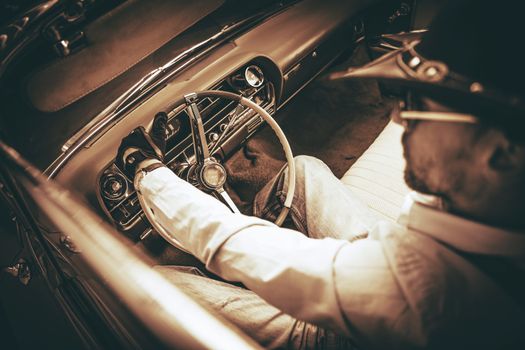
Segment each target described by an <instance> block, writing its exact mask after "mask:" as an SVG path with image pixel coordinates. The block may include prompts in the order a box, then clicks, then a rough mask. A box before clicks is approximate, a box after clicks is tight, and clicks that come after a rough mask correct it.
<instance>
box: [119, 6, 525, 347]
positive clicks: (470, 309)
mask: <svg viewBox="0 0 525 350" xmlns="http://www.w3.org/2000/svg"><path fill="white" fill-rule="evenodd" d="M519 14H520V11H518V5H517V4H515V3H512V2H510V1H504V2H503V3H499V4H498V5H497V6H495V4H494V3H492V2H489V1H473V0H471V1H461V2H454V3H453V4H451V5H450V6H449V7H448V8H447V10H446V11H444V12H442V13H441V14H440V15H438V16H437V17H436V19H435V21H434V22H433V24H432V26H431V27H430V30H429V32H428V34H427V35H425V36H424V38H423V39H422V41H421V42H420V43H414V42H412V43H407V44H406V46H405V47H404V48H402V49H401V50H399V51H395V52H393V53H391V54H388V55H386V56H384V57H382V58H380V59H378V60H377V61H374V62H371V63H370V64H368V65H366V66H365V67H362V68H360V69H356V70H350V71H347V72H341V73H335V74H333V75H332V78H334V79H346V78H379V79H382V80H387V81H390V82H392V83H395V84H398V85H399V86H402V87H406V88H407V90H408V93H407V94H406V95H407V96H406V99H404V100H403V103H402V105H401V107H402V108H401V111H400V113H399V117H400V118H401V120H403V123H404V126H405V132H404V134H403V139H402V142H403V148H404V157H405V159H406V169H405V180H406V182H407V184H408V185H409V186H410V187H411V188H412V189H413V190H415V191H418V192H419V193H420V194H411V195H410V196H409V197H408V198H407V200H406V203H405V205H404V208H403V210H402V214H401V216H400V218H399V219H398V222H397V223H389V222H385V221H382V220H380V219H379V218H377V217H376V216H375V215H374V214H373V213H372V212H371V211H370V210H369V208H368V207H367V206H366V205H365V204H363V203H362V202H360V201H359V200H358V199H357V197H356V196H355V195H354V194H353V193H352V192H351V191H350V190H349V189H348V188H347V187H346V186H345V185H344V184H343V183H342V182H341V181H340V180H339V179H337V178H336V177H335V176H334V175H333V174H332V172H331V171H330V169H329V168H328V167H327V166H326V165H325V164H324V163H322V162H321V161H320V160H317V159H315V158H312V157H306V156H300V157H297V158H296V160H295V164H296V171H297V179H296V195H295V197H294V202H293V205H292V208H291V211H290V217H291V219H292V221H293V223H294V224H295V227H296V228H297V230H292V229H286V228H280V227H278V226H276V225H274V224H273V223H271V222H269V221H266V220H263V219H260V218H257V217H253V216H246V215H242V214H235V213H232V212H231V211H230V210H229V209H228V207H226V206H225V205H224V204H222V203H221V202H219V201H217V200H216V199H214V198H212V197H211V196H209V195H207V194H205V193H203V192H200V191H199V190H197V189H196V188H194V187H193V186H192V185H190V184H189V183H187V182H185V181H183V180H181V179H180V178H179V177H177V175H175V174H174V173H173V172H172V171H171V170H169V169H168V168H166V167H164V166H163V164H162V162H161V160H162V157H158V156H157V155H158V154H159V152H155V151H154V150H155V149H157V150H160V151H162V150H163V148H164V147H165V145H164V141H163V140H164V137H163V135H164V129H163V128H165V125H166V115H165V114H164V113H159V114H158V115H157V116H156V117H155V120H154V123H153V129H152V132H151V134H150V135H148V134H146V133H145V131H144V130H143V129H141V130H140V131H136V132H134V133H132V134H131V135H130V136H128V137H126V138H125V139H124V140H123V141H122V144H121V147H120V149H119V153H118V156H117V162H121V164H122V167H124V168H125V169H126V171H127V172H128V173H131V174H135V173H140V174H141V176H143V177H142V179H141V180H140V181H139V183H138V186H137V187H138V188H137V190H138V191H140V192H141V194H142V196H143V197H144V198H145V200H146V201H147V203H148V205H149V206H150V207H151V208H152V210H153V212H154V213H155V217H156V218H157V220H158V223H159V224H160V225H161V226H162V227H164V228H165V229H166V230H167V231H168V232H170V233H171V234H172V235H174V236H175V237H176V238H177V240H178V241H179V242H180V243H181V244H182V245H183V246H184V247H185V249H187V250H188V251H189V252H191V253H192V254H193V255H195V256H196V257H197V258H198V259H199V260H201V261H202V262H203V263H204V264H205V265H206V268H207V269H208V270H209V271H211V272H213V273H215V274H217V275H219V276H221V277H222V278H223V279H225V280H227V281H232V282H241V283H242V284H244V285H245V286H246V287H247V288H248V289H249V290H246V289H244V288H240V287H237V286H233V285H230V284H227V283H223V282H220V281H215V280H210V279H208V278H205V277H202V276H197V275H190V274H187V273H181V272H178V271H177V270H176V269H174V268H170V267H162V268H159V271H161V272H163V273H164V274H166V275H167V276H168V277H169V278H170V279H171V280H172V281H173V282H174V283H176V284H179V285H181V286H183V287H184V288H186V289H187V290H188V291H189V292H190V293H191V294H194V295H196V296H197V298H198V299H199V300H201V301H202V302H203V303H205V304H207V305H208V306H210V307H211V308H213V309H215V310H217V311H218V312H219V313H220V314H221V315H223V316H224V317H225V318H227V319H229V320H230V321H232V322H233V323H235V324H237V326H239V327H240V328H241V329H243V330H244V331H245V332H247V333H248V334H249V335H251V336H253V337H254V338H256V339H257V340H259V341H260V342H261V343H262V344H263V345H264V346H266V347H270V348H276V347H294V348H323V347H326V348H348V347H352V346H356V347H358V348H363V349H366V348H374V349H383V348H400V349H407V348H439V349H441V348H462V349H464V348H476V349H481V348H483V349H484V348H498V349H499V348H523V346H525V332H524V331H525V326H524V322H523V319H524V316H525V313H524V311H525V310H524V307H525V303H524V301H525V287H524V284H525V283H524V281H525V271H524V266H525V265H524V263H525V235H524V233H525V232H524V231H525V215H524V214H525V210H524V209H525V206H524V204H523V198H525V135H524V134H525V133H524V131H525V128H524V124H525V123H524V120H525V119H524V113H525V104H524V101H525V100H524V98H525V93H524V90H523V81H525V69H523V64H522V63H521V60H522V58H523V56H522V54H521V53H519V52H518V51H517V50H516V51H515V52H509V51H512V48H513V47H514V45H516V44H517V43H518V42H519V39H520V34H521V33H520V32H519V31H517V30H516V28H515V27H516V25H517V23H519V22H517V21H514V20H513V19H516V20H517V16H518V15H519ZM503 19H505V20H503ZM159 158H160V159H159ZM286 178H287V171H286V169H283V171H281V173H280V174H278V175H277V177H276V178H275V179H274V180H273V181H272V182H271V183H269V184H268V185H266V186H265V188H264V189H263V190H262V191H261V192H260V193H259V194H258V195H257V196H256V198H255V203H254V207H255V210H256V211H257V213H259V214H261V215H264V216H269V215H268V214H271V213H272V212H277V213H278V210H279V204H280V203H282V197H283V194H284V193H286V190H287V188H286ZM421 194H424V195H421ZM270 216H271V215H270ZM299 231H302V232H299ZM363 237H366V238H363ZM217 341H218V342H220V340H219V339H218V340H217Z"/></svg>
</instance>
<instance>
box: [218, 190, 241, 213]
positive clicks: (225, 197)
mask: <svg viewBox="0 0 525 350" xmlns="http://www.w3.org/2000/svg"><path fill="white" fill-rule="evenodd" d="M214 192H215V193H216V194H218V195H219V196H221V197H222V199H223V200H224V202H225V203H226V205H227V206H228V207H229V208H230V210H231V211H232V212H233V213H235V214H240V213H241V212H240V210H239V208H237V206H236V205H235V203H234V202H233V200H232V199H231V197H230V195H229V194H228V192H226V191H225V190H224V187H219V188H218V189H216V190H215V191H214Z"/></svg>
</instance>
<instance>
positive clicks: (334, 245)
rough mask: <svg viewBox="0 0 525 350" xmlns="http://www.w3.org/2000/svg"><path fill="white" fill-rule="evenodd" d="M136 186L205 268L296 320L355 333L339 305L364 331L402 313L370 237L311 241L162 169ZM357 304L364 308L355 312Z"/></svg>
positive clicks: (397, 295) (385, 266)
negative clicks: (234, 209)
mask: <svg viewBox="0 0 525 350" xmlns="http://www.w3.org/2000/svg"><path fill="white" fill-rule="evenodd" d="M140 190H141V192H142V193H143V195H144V197H145V199H146V201H147V203H148V204H149V205H150V207H151V208H152V209H153V211H154V213H155V215H156V217H157V218H158V220H159V223H160V224H161V225H162V226H163V227H164V228H166V229H167V231H168V232H172V233H173V234H174V235H175V236H176V238H177V239H178V240H179V241H180V242H181V243H182V244H183V245H184V246H185V248H187V249H188V250H189V251H190V252H192V253H193V254H194V255H195V256H196V257H197V258H199V259H200V260H201V261H203V262H204V263H205V264H206V267H207V268H208V269H209V270H210V271H212V272H215V273H217V274H218V275H220V276H221V277H223V278H225V279H227V280H231V281H240V282H242V283H244V284H245V285H246V286H247V287H248V288H250V289H251V290H252V291H254V292H255V293H257V294H258V295H260V296H261V297H262V298H264V299H265V300H267V301H268V302H269V303H270V304H273V305H274V306H276V307H278V308H280V309H281V310H283V311H284V312H286V313H289V314H291V315H293V316H295V317H297V318H298V319H301V320H305V321H309V322H312V323H315V324H317V325H321V326H324V327H328V328H331V329H334V330H338V331H339V332H340V333H342V334H346V335H351V334H352V335H355V333H354V330H355V329H352V330H351V329H350V328H349V325H348V323H347V321H346V320H345V318H349V317H352V315H351V314H349V313H347V312H345V308H351V309H352V313H354V311H356V310H357V312H356V314H357V315H359V317H360V319H359V324H355V325H354V326H356V327H357V328H361V323H362V324H363V325H364V327H365V328H367V329H359V331H365V332H367V331H368V330H370V329H371V328H374V327H380V328H384V327H387V328H388V326H389V324H390V323H392V322H396V319H397V318H398V316H399V315H401V313H403V312H406V307H407V306H406V303H405V301H404V298H403V297H402V296H401V293H400V291H399V289H398V287H397V285H396V283H395V281H394V278H393V276H392V273H391V271H390V269H389V268H388V264H387V262H386V259H385V258H384V255H383V254H382V249H381V247H380V243H379V242H377V241H369V243H363V244H358V245H359V246H360V247H357V245H356V244H355V243H353V244H350V243H348V242H347V241H343V240H335V239H330V238H326V239H311V238H308V237H306V236H304V235H303V234H301V233H299V232H296V231H293V230H288V229H283V228H280V227H278V226H276V225H274V224H273V223H270V222H268V221H264V220H261V219H258V218H255V217H249V216H245V215H240V214H233V213H231V211H230V210H229V209H228V208H227V207H226V206H225V205H223V204H222V203H220V202H219V201H217V200H216V199H214V198H212V197H211V196H209V195H207V194H205V193H202V192H201V191H199V190H197V189H195V188H194V187H193V186H191V185H190V184H188V183H187V182H185V181H183V180H181V179H180V178H178V177H177V176H176V175H175V174H173V173H172V172H171V171H170V170H168V169H166V168H161V169H157V170H155V171H153V172H151V173H150V174H147V175H146V176H145V177H144V179H143V180H142V182H141V184H140ZM348 255H350V256H348ZM369 258H370V259H369ZM372 259H375V261H374V260H372ZM348 263H350V266H347V265H348ZM352 265H353V266H352ZM365 265H367V266H365ZM371 281H375V285H374V284H372V285H371V284H370V282H371ZM376 288H377V289H376ZM352 291H355V292H356V293H357V294H356V295H354V296H353V297H354V298H356V299H355V300H360V305H357V304H356V305H354V304H353V303H350V305H349V303H348V302H349V300H350V299H349V298H348V297H349V296H348V295H347V294H348V292H352ZM374 293H377V298H374V295H372V294H374ZM365 298H366V300H365ZM385 303H388V305H386V307H384V308H383V304H385ZM360 307H363V309H362V310H366V309H368V312H370V314H369V315H368V316H367V315H362V314H361V312H360V311H359V308H360ZM383 310H385V311H387V313H384V312H383ZM370 320H379V322H376V321H373V322H370ZM372 323H374V324H372ZM383 331H384V329H383Z"/></svg>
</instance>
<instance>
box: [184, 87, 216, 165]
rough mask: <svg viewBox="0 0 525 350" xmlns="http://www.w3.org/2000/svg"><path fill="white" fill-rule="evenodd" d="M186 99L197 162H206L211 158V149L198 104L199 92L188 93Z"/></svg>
mask: <svg viewBox="0 0 525 350" xmlns="http://www.w3.org/2000/svg"><path fill="white" fill-rule="evenodd" d="M184 98H185V100H186V106H187V107H186V111H187V112H188V115H189V117H190V126H191V137H192V141H193V151H194V154H195V160H196V161H197V164H204V161H205V160H206V159H208V158H210V150H209V148H208V143H207V142H206V134H205V133H204V125H203V123H202V118H201V113H200V111H199V108H198V106H197V94H195V93H193V94H188V95H185V96H184Z"/></svg>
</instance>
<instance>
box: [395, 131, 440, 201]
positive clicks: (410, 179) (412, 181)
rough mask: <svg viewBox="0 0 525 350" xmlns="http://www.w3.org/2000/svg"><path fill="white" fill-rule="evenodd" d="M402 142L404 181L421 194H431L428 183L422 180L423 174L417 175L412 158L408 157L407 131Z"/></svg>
mask: <svg viewBox="0 0 525 350" xmlns="http://www.w3.org/2000/svg"><path fill="white" fill-rule="evenodd" d="M401 142H402V144H403V156H404V158H405V174H404V177H405V182H406V184H407V185H408V187H410V188H411V189H413V190H414V191H417V192H420V193H423V194H433V193H432V191H431V190H430V188H429V187H428V185H427V184H426V183H425V181H424V180H423V179H424V178H425V176H423V175H424V174H419V176H418V175H417V171H416V169H414V167H413V166H412V162H413V160H412V159H411V157H410V148H409V147H408V133H407V132H404V133H403V137H402V140H401Z"/></svg>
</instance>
